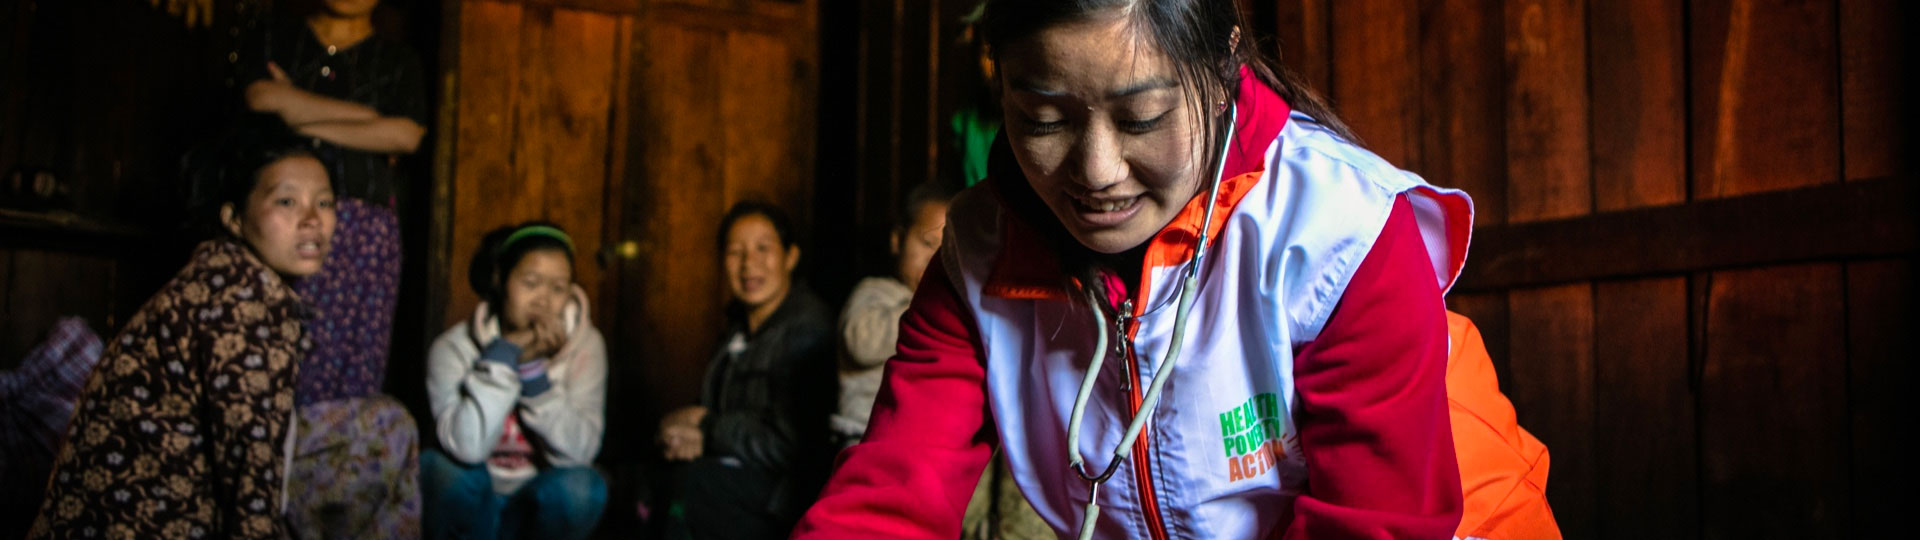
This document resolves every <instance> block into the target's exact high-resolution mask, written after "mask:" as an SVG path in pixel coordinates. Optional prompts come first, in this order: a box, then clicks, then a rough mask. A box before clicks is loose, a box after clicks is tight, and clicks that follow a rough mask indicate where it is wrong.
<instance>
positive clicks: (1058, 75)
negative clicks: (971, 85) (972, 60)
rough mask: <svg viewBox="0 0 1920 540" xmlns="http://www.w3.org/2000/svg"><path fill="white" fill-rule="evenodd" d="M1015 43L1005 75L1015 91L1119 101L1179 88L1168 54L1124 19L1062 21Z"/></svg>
mask: <svg viewBox="0 0 1920 540" xmlns="http://www.w3.org/2000/svg"><path fill="white" fill-rule="evenodd" d="M1010 45H1011V46H1010V47H1009V50H1006V51H1004V52H1003V54H1002V65H1003V66H1004V71H1003V72H1002V73H1003V74H1004V75H1005V77H1006V81H1007V86H1008V89H1009V90H1012V91H1017V92H1026V93H1031V94H1035V95H1038V96H1041V97H1064V96H1067V95H1075V96H1078V97H1092V98H1105V99H1115V98H1122V97H1127V96H1130V95H1134V94H1139V93H1142V92H1147V91H1151V90H1158V89H1164V88H1173V87H1176V86H1178V80H1177V73H1176V70H1175V69H1174V68H1173V65H1172V63H1171V62H1169V61H1168V59H1167V56H1166V54H1164V53H1163V52H1162V51H1160V50H1159V48H1157V47H1155V46H1154V44H1153V42H1152V40H1151V39H1150V37H1149V36H1147V35H1146V34H1145V33H1143V32H1142V31H1140V29H1138V28H1137V27H1136V25H1134V24H1132V23H1131V22H1129V20H1128V19H1127V18H1124V17H1111V18H1109V17H1102V18H1095V19H1090V20H1082V21H1074V22H1069V23H1063V24H1058V25H1054V26H1051V27H1048V28H1046V29H1043V30H1041V31H1039V32H1037V33H1035V34H1034V35H1033V36H1031V37H1029V38H1027V39H1023V40H1019V41H1015V42H1013V43H1011V44H1010Z"/></svg>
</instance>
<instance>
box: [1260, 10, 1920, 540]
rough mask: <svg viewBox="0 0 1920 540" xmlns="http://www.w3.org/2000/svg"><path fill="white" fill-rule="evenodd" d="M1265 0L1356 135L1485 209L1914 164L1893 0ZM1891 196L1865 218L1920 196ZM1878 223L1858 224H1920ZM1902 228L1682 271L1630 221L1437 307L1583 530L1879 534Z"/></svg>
mask: <svg viewBox="0 0 1920 540" xmlns="http://www.w3.org/2000/svg"><path fill="white" fill-rule="evenodd" d="M1254 4H1255V6H1254V7H1255V9H1254V10H1253V13H1255V14H1258V15H1260V16H1262V17H1264V21H1265V22H1263V24H1271V27H1270V28H1268V29H1267V30H1268V31H1269V32H1272V33H1277V34H1278V35H1277V40H1275V41H1276V42H1277V43H1278V44H1279V45H1280V47H1281V48H1282V49H1283V50H1282V53H1283V55H1282V56H1283V57H1284V58H1287V59H1289V61H1290V62H1291V63H1292V67H1294V68H1295V69H1297V70H1299V71H1301V72H1303V73H1304V74H1306V75H1307V76H1308V78H1309V80H1311V81H1313V82H1314V84H1316V85H1318V87H1319V88H1320V89H1322V90H1325V91H1326V93H1327V94H1328V95H1330V96H1331V97H1332V99H1333V100H1334V102H1335V107H1336V110H1338V111H1340V112H1341V113H1342V115H1343V118H1344V119H1345V120H1347V121H1348V122H1349V123H1350V124H1351V125H1352V126H1353V127H1354V128H1355V130H1356V131H1358V132H1359V134H1360V136H1361V138H1362V139H1364V140H1365V142H1366V144H1367V145H1368V147H1369V148H1371V149H1373V150H1374V151H1375V152H1377V153H1379V154H1381V155H1382V156H1384V157H1387V158H1388V159H1389V160H1391V161H1393V162H1395V163H1396V164H1399V165H1400V166H1401V167H1403V168H1406V169H1409V170H1412V171H1415V172H1417V173H1420V174H1422V175H1423V176H1425V177H1426V178H1427V179H1428V180H1429V181H1432V182H1434V183H1436V184H1440V185H1446V186H1455V187H1460V188H1463V189H1466V190H1468V191H1469V192H1470V193H1471V194H1472V195H1473V196H1474V198H1475V201H1476V206H1477V208H1476V211H1477V216H1476V219H1477V226H1478V227H1479V228H1480V229H1481V230H1482V232H1489V231H1492V232H1498V231H1503V230H1506V229H1509V228H1513V229H1514V230H1523V229H1520V228H1518V227H1521V226H1524V225H1526V224H1532V223H1545V222H1560V221H1566V222H1569V223H1579V222H1581V220H1586V219H1594V218H1595V216H1604V215H1606V214H1608V213H1610V212H1618V211H1626V210H1641V209H1649V208H1657V207H1670V208H1673V209H1674V210H1672V211H1671V212H1672V213H1677V215H1681V216H1684V215H1687V213H1689V212H1691V210H1690V209H1691V207H1692V205H1694V204H1697V203H1699V202H1703V201H1708V200H1721V201H1726V203H1727V204H1729V205H1731V206H1720V207H1718V208H1720V209H1721V210H1717V211H1716V212H1718V213H1716V214H1713V215H1714V216H1726V215H1733V216H1738V218H1739V219H1753V220H1769V221H1772V220H1793V219H1794V216H1793V215H1788V214H1790V212H1781V211H1780V210H1779V209H1780V208H1782V207H1783V205H1781V204H1778V203H1777V202H1774V203H1771V204H1766V205H1759V204H1746V202H1747V199H1746V198H1745V197H1747V196H1749V195H1753V194H1761V193H1769V192H1780V191H1782V190H1794V189H1801V188H1809V187H1815V186H1821V185H1830V184H1837V183H1843V182H1862V183H1863V184H1862V185H1863V186H1870V187H1872V188H1873V189H1877V190H1879V191H1877V192H1880V193H1895V192H1897V191H1896V190H1894V189H1892V188H1889V187H1884V186H1888V185H1889V184H1887V183H1888V182H1911V181H1912V180H1911V179H1910V177H1911V173H1910V172H1907V171H1909V170H1910V169H1907V168H1905V167H1904V166H1903V165H1905V164H1904V163H1902V162H1901V157H1902V152H1903V151H1904V150H1905V149H1906V148H1907V144H1908V143H1910V142H1911V136H1910V135H1909V131H1910V130H1906V129H1903V127H1902V125H1901V124H1900V122H1899V120H1898V119H1899V118H1902V117H1903V116H1902V115H1903V114H1904V113H1907V112H1910V111H1907V110H1905V109H1902V108H1901V106H1900V105H1899V104H1897V103H1896V99H1895V96H1899V95H1903V94H1902V90H1903V89H1905V88H1906V87H1904V86H1902V85H1901V84H1902V83H1901V82H1900V81H1898V80H1897V78H1896V77H1895V74H1896V73H1897V72H1898V70H1899V68H1898V66H1901V65H1904V64H1902V63H1901V62H1902V60H1904V59H1905V58H1904V57H1903V56H1902V52H1901V51H1902V49H1901V47H1900V45H1903V43H1902V42H1901V36H1900V35H1899V31H1898V30H1897V28H1898V26H1896V21H1898V20H1900V17H1899V15H1901V14H1902V13H1900V12H1901V11H1902V10H1903V9H1904V8H1903V7H1901V6H1899V5H1897V4H1896V3H1895V2H1892V1H1890V0H1805V1H1791V2H1788V1H1768V2H1762V1H1747V0H1692V1H1689V2H1670V1H1662V0H1623V1H1586V0H1505V1H1504V2H1500V3H1493V2H1471V1H1464V0H1352V1H1338V2H1330V1H1326V0H1280V1H1279V2H1275V3H1262V2H1255V3H1254ZM1773 200H1775V201H1777V200H1778V199H1777V198H1776V199H1773ZM1817 200H1840V199H1837V198H1828V199H1817ZM1747 208H1764V209H1767V211H1769V212H1777V213H1773V214H1765V215H1758V214H1756V215H1745V214H1742V212H1743V211H1745V209H1747ZM1892 208H1894V210H1893V211H1892V212H1893V213H1891V214H1888V213H1881V214H1875V216H1876V219H1884V220H1892V221H1900V220H1915V219H1920V217H1916V216H1914V215H1913V214H1912V211H1911V209H1912V208H1914V206H1913V205H1902V206H1893V207H1892ZM1816 210H1824V209H1816ZM1837 211H1838V212H1843V213H1844V212H1845V211H1846V210H1837ZM1747 213H1749V214H1750V213H1751V212H1747ZM1704 215H1705V214H1703V216H1704ZM1713 219H1720V218H1713ZM1681 222H1686V221H1685V220H1674V221H1672V223H1681ZM1730 223H1737V222H1730ZM1822 223H1824V222H1822ZM1814 225H1819V223H1814V224H1810V225H1809V226H1814ZM1885 225H1886V226H1883V227H1869V229H1870V230H1888V227H1892V229H1891V230H1895V231H1901V232H1902V233H1907V232H1908V229H1907V227H1910V225H1907V224H1905V223H1899V224H1894V223H1887V224H1885ZM1673 232H1679V231H1662V230H1644V231H1637V230H1621V231H1619V234H1620V235H1622V236H1626V237H1631V236H1633V235H1643V234H1644V235H1661V234H1663V233H1673ZM1889 238H1902V239H1903V240H1898V241H1900V242H1904V243H1902V244H1899V245H1898V246H1896V247H1893V248H1890V249H1891V252H1889V251H1887V250H1863V251H1862V253H1860V254H1857V255H1849V254H1847V253H1846V252H1840V253H1837V254H1829V255H1823V256H1822V257H1821V258H1818V259H1814V260H1801V259H1778V260H1775V259H1764V258H1762V259H1761V260H1760V261H1759V262H1758V263H1756V262H1755V261H1753V260H1739V261H1735V260H1733V259H1731V258H1722V259H1715V258H1713V257H1702V258H1700V259H1699V260H1697V261H1696V262H1697V263H1698V264H1695V265H1694V266H1695V267H1688V268H1685V269H1684V270H1683V271H1679V272H1675V271H1673V270H1670V269H1669V270H1658V271H1655V270H1644V271H1639V272H1635V271H1631V270H1630V269H1631V268H1649V269H1652V268H1666V266H1663V265H1661V264H1658V263H1659V261H1657V260H1652V259H1648V257H1649V255H1647V254H1645V253H1636V252H1634V251H1633V250H1632V249H1631V248H1632V245H1633V242H1632V241H1631V239H1630V238H1628V239H1624V240H1622V241H1618V242H1613V243H1611V244H1608V245H1605V246H1599V245H1596V246H1594V247H1593V248H1592V249H1616V250H1618V251H1617V252H1616V253H1615V256H1617V257H1619V258H1623V259H1625V261H1624V262H1623V263H1622V264H1621V265H1619V266H1621V267H1624V268H1628V269H1629V270H1628V271H1624V272H1616V273H1615V274H1613V275H1610V276H1609V277H1604V278H1600V277H1589V278H1575V279H1570V280H1569V279H1561V280H1559V281H1553V282H1544V283H1539V282H1530V283H1532V284H1529V285H1525V286H1521V287H1518V288H1515V287H1512V286H1496V287H1492V288H1487V287H1482V288H1474V287H1472V286H1468V287H1466V288H1463V289H1460V290H1456V291H1454V293H1453V295H1452V296H1451V297H1450V299H1449V305H1450V306H1451V307H1452V308H1453V309H1455V310H1457V311H1460V312H1462V313H1464V314H1466V315H1468V316H1470V317H1472V318H1473V319H1475V320H1476V321H1477V322H1478V323H1479V325H1480V326H1481V327H1482V330H1483V332H1484V334H1485V336H1486V339H1487V340H1488V348H1489V350H1490V351H1491V352H1492V353H1493V354H1494V356H1495V363H1496V367H1498V368H1499V370H1500V375H1501V377H1502V381H1501V382H1502V386H1503V388H1505V389H1506V390H1507V392H1508V395H1509V396H1510V397H1511V398H1512V399H1513V401H1514V403H1515V406H1516V407H1517V408H1518V410H1519V414H1520V421H1521V423H1522V425H1523V426H1525V427H1526V428H1527V429H1529V430H1530V431H1532V432H1533V433H1534V434H1535V435H1537V436H1538V437H1539V438H1540V439H1542V440H1543V441H1545V442H1546V443H1547V445H1548V446H1549V447H1550V448H1551V449H1552V451H1553V454H1554V459H1553V466H1554V470H1553V472H1552V476H1551V480H1550V483H1549V486H1548V492H1549V496H1550V499H1551V501H1552V503H1553V505H1554V510H1555V513H1556V516H1557V517H1558V519H1559V520H1560V524H1561V526H1562V527H1563V528H1564V530H1565V533H1566V535H1567V537H1568V538H1616V537H1629V536H1631V537H1656V538H1746V537H1756V536H1757V537H1815V538H1847V537H1855V536H1863V535H1866V536H1870V535H1872V533H1876V532H1881V531H1886V530H1889V528H1890V527H1891V526H1892V525H1893V523H1892V521H1891V520H1892V519H1893V518H1892V517H1891V516H1894V515H1897V514H1895V513H1894V512H1895V510H1894V508H1897V505H1896V504H1895V503H1892V502H1890V501H1891V500H1895V499H1897V497H1896V496H1895V494H1896V493H1899V492H1898V491H1896V490H1895V488H1896V487H1897V486H1900V485H1903V484H1902V483H1903V482H1904V481H1906V479H1909V478H1911V476H1910V475H1909V474H1908V473H1904V472H1900V471H1904V470H1906V469H1908V468H1906V467H1901V466H1900V465H1899V462H1898V459H1899V458H1898V457H1897V456H1895V455H1894V452H1893V451H1892V450H1891V449H1890V447H1891V445H1892V443H1891V441H1893V440H1895V438H1896V437H1901V436H1904V435H1906V434H1908V433H1907V432H1906V429H1907V428H1905V427H1904V424H1905V422H1903V421H1902V419H1903V418H1905V417H1906V416H1905V413H1906V411H1908V410H1910V409H1908V408H1907V407H1906V406H1905V404H1903V403H1901V402H1900V401H1899V398H1898V397H1896V396H1898V395H1899V394H1900V390H1899V389H1900V388H1905V386H1903V385H1905V384H1907V383H1905V382H1893V381H1911V378H1910V375H1911V369H1910V368H1909V367H1908V365H1907V364H1908V363H1909V361H1907V360H1906V359H1910V358H1913V357H1916V355H1915V352H1916V351H1915V346H1914V345H1912V342H1911V340H1910V339H1906V338H1904V337H1903V336H1905V335H1906V334H1908V333H1910V332H1911V329H1912V328H1915V327H1916V323H1917V322H1920V321H1917V320H1916V319H1915V308H1914V307H1913V305H1914V304H1913V303H1912V302H1911V300H1912V299H1913V298H1914V296H1913V295H1914V288H1913V286H1912V283H1913V278H1914V276H1915V274H1914V265H1913V246H1912V244H1911V242H1912V241H1911V239H1910V238H1907V237H1906V236H1901V235H1895V236H1892V237H1889ZM1764 240H1765V239H1764V238H1752V237H1747V238H1746V239H1745V240H1743V241H1764ZM1476 247H1477V246H1476ZM1622 248H1624V249H1622ZM1494 249H1499V247H1497V246H1496V247H1494ZM1566 249H1573V250H1577V249H1580V248H1579V247H1572V248H1566ZM1732 251H1737V250H1725V252H1732ZM1747 251H1756V250H1747ZM1759 251H1764V250H1759ZM1515 254H1516V253H1503V252H1491V253H1490V252H1485V251H1476V252H1475V253H1474V254H1473V255H1472V257H1474V258H1470V259H1469V262H1468V264H1469V270H1468V273H1469V274H1470V275H1473V277H1474V278H1475V279H1474V280H1469V281H1470V282H1471V283H1499V282H1502V281H1501V276H1500V275H1488V274H1476V271H1477V270H1476V267H1477V266H1479V265H1476V261H1484V260H1487V259H1489V258H1491V259H1499V258H1502V257H1507V256H1510V255H1515ZM1889 257H1891V258H1889ZM1476 258H1478V259H1476ZM1521 281H1526V280H1524V279H1522V280H1508V281H1507V282H1521Z"/></svg>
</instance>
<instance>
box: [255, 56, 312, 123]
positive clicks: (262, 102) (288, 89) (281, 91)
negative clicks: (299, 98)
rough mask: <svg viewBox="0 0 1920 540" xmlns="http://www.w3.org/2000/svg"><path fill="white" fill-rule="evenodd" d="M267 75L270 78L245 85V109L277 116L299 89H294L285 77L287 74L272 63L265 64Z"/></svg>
mask: <svg viewBox="0 0 1920 540" xmlns="http://www.w3.org/2000/svg"><path fill="white" fill-rule="evenodd" d="M267 73H269V74H271V75H272V77H271V78H266V79H260V80H258V81H254V82H253V84H249V85H247V92H246V94H247V96H246V97H247V108H248V109H251V110H253V112H261V113H275V114H279V113H280V112H281V109H284V108H286V106H287V103H288V102H289V101H291V100H290V99H289V98H290V97H291V96H294V95H295V94H296V93H298V92H299V91H300V89H299V88H295V87H294V86H293V79H291V78H289V77H287V72H285V71H282V70H281V69H280V66H278V65H275V64H274V63H273V62H267Z"/></svg>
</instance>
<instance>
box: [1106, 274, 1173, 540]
mask: <svg viewBox="0 0 1920 540" xmlns="http://www.w3.org/2000/svg"><path fill="white" fill-rule="evenodd" d="M1116 322H1117V324H1118V326H1120V328H1121V329H1122V332H1121V335H1120V344H1121V345H1120V346H1121V348H1122V352H1123V353H1124V357H1125V358H1126V370H1127V371H1126V377H1124V378H1122V379H1121V380H1122V381H1123V383H1122V387H1123V388H1125V389H1126V390H1127V417H1128V418H1132V417H1133V416H1134V415H1137V414H1140V402H1141V400H1143V399H1145V398H1144V396H1142V395H1141V394H1140V385H1139V384H1138V383H1139V373H1138V371H1137V364H1138V360H1136V358H1135V356H1134V351H1133V337H1134V336H1135V335H1137V334H1139V332H1140V321H1139V319H1136V318H1135V317H1134V315H1133V300H1131V299H1128V300H1125V301H1123V302H1121V304H1120V316H1119V317H1118V318H1116ZM1150 431H1151V428H1145V429H1142V430H1141V431H1140V438H1138V439H1135V440H1134V441H1133V452H1131V453H1130V454H1131V455H1132V456H1133V472H1134V475H1133V476H1134V482H1135V484H1136V485H1137V486H1138V489H1139V490H1140V509H1141V510H1142V511H1144V512H1146V514H1147V532H1148V533H1149V534H1150V535H1152V537H1153V540H1167V526H1166V524H1165V523H1163V522H1162V521H1161V517H1160V501H1159V497H1158V496H1156V495H1155V494H1154V491H1153V470H1152V465H1151V460H1150V459H1149V458H1148V455H1149V454H1150V453H1151V452H1153V445H1152V443H1151V442H1149V441H1150V439H1152V437H1151V436H1150V433H1149V432H1150Z"/></svg>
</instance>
